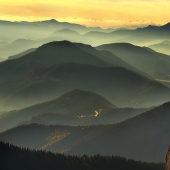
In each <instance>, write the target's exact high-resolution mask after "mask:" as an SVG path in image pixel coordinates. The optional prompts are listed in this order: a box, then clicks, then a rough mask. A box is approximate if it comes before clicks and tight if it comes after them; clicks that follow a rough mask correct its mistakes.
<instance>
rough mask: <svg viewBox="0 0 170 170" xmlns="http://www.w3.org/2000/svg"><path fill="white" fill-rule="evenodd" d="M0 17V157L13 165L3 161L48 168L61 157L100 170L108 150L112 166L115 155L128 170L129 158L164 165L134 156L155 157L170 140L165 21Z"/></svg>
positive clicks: (160, 156)
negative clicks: (108, 24)
mask: <svg viewBox="0 0 170 170" xmlns="http://www.w3.org/2000/svg"><path fill="white" fill-rule="evenodd" d="M0 25H1V27H0V37H1V42H0V154H1V155H2V156H3V158H4V162H5V161H8V160H10V161H9V162H10V163H9V166H11V167H12V168H13V166H12V161H14V162H15V165H16V163H17V161H18V160H20V162H22V161H24V162H25V163H26V160H28V161H29V162H34V161H35V160H37V161H38V163H37V161H36V163H35V164H37V165H41V164H40V162H41V161H44V162H46V163H44V164H43V165H44V166H43V168H45V169H49V167H47V164H48V163H49V161H50V162H51V167H52V168H54V169H56V166H55V165H54V164H53V163H52V161H56V156H57V157H58V158H59V157H60V158H61V159H63V160H67V161H68V162H69V163H68V162H67V165H68V164H69V166H67V169H69V168H70V167H73V169H82V165H83V167H84V168H83V169H105V167H109V166H108V164H109V163H110V162H111V160H112V159H113V158H115V157H113V156H112V155H114V156H118V157H116V161H115V162H116V163H115V164H116V167H119V168H120V166H121V168H120V169H122V166H123V165H122V164H121V162H122V160H124V159H125V158H121V157H126V158H127V159H126V161H128V163H129V162H130V166H129V167H131V168H129V169H133V168H134V166H131V163H132V164H133V165H135V167H136V169H141V170H142V169H143V167H145V169H148V170H151V169H154V167H155V169H157V168H158V167H159V168H160V169H163V164H161V166H160V164H148V163H144V164H143V163H141V162H140V161H147V162H157V163H158V162H163V161H164V158H165V155H166V151H167V148H168V145H169V142H170V137H169V131H170V125H169V120H170V114H169V111H170V55H169V45H170V43H169V42H170V34H169V33H170V23H167V24H165V25H162V26H153V25H150V26H147V27H143V28H136V29H128V28H125V29H124V28H119V29H112V28H108V29H102V28H99V27H95V28H92V27H85V26H82V25H79V24H72V23H67V22H58V21H56V20H54V19H51V20H46V21H37V22H9V21H0ZM1 141H3V142H1ZM5 142H9V143H10V144H9V143H5ZM11 144H13V145H16V146H12V145H11ZM17 146H18V147H17ZM19 147H20V148H19ZM23 147H24V148H27V149H23ZM30 149H34V150H33V151H31V150H30ZM37 149H38V151H36V150H37ZM6 150H8V152H6ZM11 150H12V151H11ZM42 150H44V151H46V152H44V151H42ZM49 151H51V152H55V153H56V152H57V153H59V154H53V153H51V152H49ZM2 152H3V153H2ZM8 153H12V155H13V157H15V159H13V158H12V155H11V154H10V156H11V157H7V155H8V156H9V154H8ZM63 153H64V154H66V155H67V156H64V155H61V154H63ZM15 154H18V155H17V156H16V155H15ZM30 155H31V156H30ZM70 155H72V156H70ZM93 155H95V156H93ZM100 155H102V156H100ZM0 158H1V156H0ZM117 158H121V159H117ZM131 159H135V160H137V161H138V162H137V165H138V166H136V162H135V161H132V160H131ZM106 160H107V163H106V162H105V161H106ZM114 160H115V159H114ZM94 161H95V162H94ZM102 161H104V164H103V163H102ZM59 162H60V163H61V162H62V161H61V160H60V161H59ZM25 163H23V165H26V164H25ZM117 163H118V164H119V165H120V166H117ZM94 164H95V165H94ZM4 165H5V164H4ZM21 165H22V163H21ZM72 165H73V166H72ZM96 165H97V166H96ZM99 165H100V166H99ZM127 165H128V164H127ZM158 165H159V166H158ZM9 166H7V167H8V168H9ZM35 167H36V169H39V168H40V169H43V168H42V166H41V167H39V166H35ZM62 167H65V166H61V167H58V168H59V169H63V168H62ZM74 167H76V168H74ZM80 167H81V168H80ZM113 167H114V169H115V166H113ZM18 168H19V169H24V166H23V167H18ZM27 168H28V169H32V168H31V166H28V167H27ZM119 168H118V169H119ZM124 168H127V167H126V166H124ZM0 169H1V164H0ZM106 169H107V168H106ZM109 169H110V168H109ZM111 169H113V168H111ZM116 169H117V168H116ZM127 169H128V168H127Z"/></svg>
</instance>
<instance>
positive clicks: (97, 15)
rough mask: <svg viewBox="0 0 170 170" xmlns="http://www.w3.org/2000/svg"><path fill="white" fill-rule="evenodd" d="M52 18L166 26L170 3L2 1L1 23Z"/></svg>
mask: <svg viewBox="0 0 170 170" xmlns="http://www.w3.org/2000/svg"><path fill="white" fill-rule="evenodd" d="M52 18H54V19H56V20H58V21H62V22H63V21H66V22H72V23H78V24H82V25H86V26H100V27H103V28H107V27H126V26H143V25H149V24H157V25H163V24H166V23H167V22H170V0H0V20H10V21H39V20H47V19H52Z"/></svg>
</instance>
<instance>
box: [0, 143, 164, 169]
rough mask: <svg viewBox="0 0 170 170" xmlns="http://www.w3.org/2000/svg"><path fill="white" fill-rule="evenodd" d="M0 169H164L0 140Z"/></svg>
mask: <svg viewBox="0 0 170 170" xmlns="http://www.w3.org/2000/svg"><path fill="white" fill-rule="evenodd" d="M0 158H1V164H0V169H1V170H13V169H17V170H23V169H24V170H27V169H28V170H30V169H32V170H37V169H38V170H46V169H50V170H56V169H62V170H68V169H70V170H72V169H74V170H80V169H82V170H110V169H117V170H121V169H124V168H125V167H126V169H130V170H136V169H138V170H146V169H147V170H164V169H165V164H164V163H159V164H158V163H144V162H140V161H134V160H131V159H126V158H122V157H114V156H101V155H95V156H90V157H88V156H87V155H84V156H82V157H78V156H66V155H63V154H57V153H56V154H54V153H51V152H44V151H36V150H28V149H25V148H19V147H16V146H13V145H11V144H8V143H3V142H0Z"/></svg>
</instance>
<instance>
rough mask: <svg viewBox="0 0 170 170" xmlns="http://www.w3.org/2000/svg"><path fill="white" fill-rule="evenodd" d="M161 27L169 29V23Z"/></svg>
mask: <svg viewBox="0 0 170 170" xmlns="http://www.w3.org/2000/svg"><path fill="white" fill-rule="evenodd" d="M162 27H164V28H170V22H168V23H167V24H165V25H163V26H162Z"/></svg>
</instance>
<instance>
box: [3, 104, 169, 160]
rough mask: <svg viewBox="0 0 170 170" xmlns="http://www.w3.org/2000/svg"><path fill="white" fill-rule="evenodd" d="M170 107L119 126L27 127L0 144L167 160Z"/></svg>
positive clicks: (8, 134) (11, 132) (9, 133)
mask: <svg viewBox="0 0 170 170" xmlns="http://www.w3.org/2000/svg"><path fill="white" fill-rule="evenodd" d="M169 111H170V103H165V104H163V105H162V106H159V107H157V108H155V109H152V110H150V111H148V112H146V113H143V114H141V115H138V116H136V117H134V118H131V119H129V120H127V121H124V122H122V123H119V124H115V125H100V126H99V125H98V126H84V127H79V126H77V127H70V126H58V125H56V126H44V125H34V124H32V125H27V126H26V125H25V126H20V127H17V128H14V129H11V130H8V131H6V132H4V133H1V135H0V140H2V141H5V142H10V143H12V144H15V145H17V146H21V147H29V148H35V149H44V150H51V151H53V152H60V153H67V154H73V155H83V154H88V155H94V154H102V155H113V154H114V155H119V156H124V157H128V158H132V159H136V160H142V161H150V162H152V161H154V162H160V161H164V160H165V155H166V152H167V148H168V146H169V144H170V136H169V131H170V125H169V120H170V114H169Z"/></svg>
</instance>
